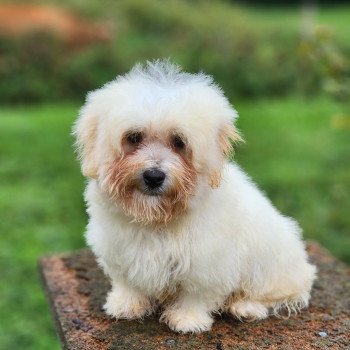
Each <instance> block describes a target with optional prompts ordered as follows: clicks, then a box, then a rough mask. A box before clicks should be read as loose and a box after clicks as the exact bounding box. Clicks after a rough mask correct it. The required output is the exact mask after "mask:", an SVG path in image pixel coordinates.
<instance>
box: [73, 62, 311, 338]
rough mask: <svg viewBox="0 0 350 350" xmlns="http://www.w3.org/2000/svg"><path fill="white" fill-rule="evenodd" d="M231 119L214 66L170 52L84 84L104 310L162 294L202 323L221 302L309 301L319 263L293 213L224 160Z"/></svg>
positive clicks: (259, 306) (79, 130) (81, 126)
mask: <svg viewBox="0 0 350 350" xmlns="http://www.w3.org/2000/svg"><path fill="white" fill-rule="evenodd" d="M236 118H237V114H236V112H235V110H234V109H233V108H232V106H231V105H230V104H229V102H228V100H227V99H226V98H225V97H224V95H223V93H222V91H221V90H220V88H219V87H218V86H217V85H215V84H214V83H213V81H212V78H211V77H209V76H207V75H205V74H202V73H200V74H189V73H184V72H182V71H181V70H180V69H179V68H178V67H177V66H175V65H172V64H170V63H169V62H168V61H155V62H148V63H147V64H146V65H145V66H140V65H137V66H136V67H135V68H134V69H132V70H131V71H130V72H129V73H127V74H125V75H123V76H119V77H118V78H117V79H115V80H114V81H112V82H110V83H108V84H106V85H105V86H104V87H102V88H101V89H99V90H96V91H93V92H91V93H89V95H88V97H87V101H86V103H85V105H84V107H83V108H82V109H81V113H80V116H79V118H78V120H77V122H76V124H75V127H74V134H75V135H76V138H77V146H78V152H79V155H80V159H81V164H82V172H83V174H84V175H85V176H87V177H88V178H89V182H88V185H87V189H86V193H85V198H86V201H87V204H88V213H89V216H90V221H89V224H88V227H87V233H86V238H87V242H88V244H89V245H90V246H91V248H92V250H93V251H94V253H95V255H96V256H97V259H98V262H99V263H100V265H101V266H102V267H103V269H104V271H105V273H106V274H107V275H108V276H109V277H110V279H111V284H112V290H111V291H110V292H109V294H108V296H107V301H106V304H105V306H104V308H105V310H106V312H107V314H108V315H111V316H113V317H115V318H117V319H120V318H127V319H132V318H139V317H143V316H145V315H148V314H150V313H151V312H152V311H154V310H155V307H156V305H161V309H162V316H161V321H163V322H166V323H167V324H168V325H169V327H170V328H171V329H173V330H175V331H178V332H201V331H207V330H209V329H210V328H211V325H212V323H213V318H212V314H213V313H214V312H221V311H226V312H229V313H231V314H233V315H234V316H235V317H237V318H239V319H263V318H265V317H267V316H268V315H269V314H270V313H274V314H277V313H278V312H279V311H280V310H281V309H282V308H286V309H287V310H288V312H290V311H295V310H299V309H300V308H303V307H306V306H307V305H308V301H309V297H310V290H311V286H312V282H313V280H314V278H315V267H314V266H313V265H311V264H310V263H309V262H308V257H307V254H306V252H305V248H304V243H303V242H302V238H301V230H300V228H299V226H298V224H297V223H296V222H295V221H293V220H292V219H290V218H288V217H285V216H283V215H282V214H280V213H279V212H278V211H277V210H276V209H275V208H274V207H273V206H272V204H271V203H270V201H269V200H268V199H267V198H266V197H265V196H264V195H263V194H262V193H261V191H259V189H258V188H257V187H256V186H255V185H254V183H253V182H252V181H251V180H250V179H249V178H248V177H247V175H246V174H245V173H244V172H243V171H242V170H241V169H240V168H239V167H238V166H237V165H236V164H230V163H228V161H227V160H226V158H227V156H228V155H229V154H230V151H231V141H232V142H235V141H239V140H240V139H241V138H240V136H239V134H238V132H237V130H236V129H235V127H234V124H233V123H234V121H235V119H236Z"/></svg>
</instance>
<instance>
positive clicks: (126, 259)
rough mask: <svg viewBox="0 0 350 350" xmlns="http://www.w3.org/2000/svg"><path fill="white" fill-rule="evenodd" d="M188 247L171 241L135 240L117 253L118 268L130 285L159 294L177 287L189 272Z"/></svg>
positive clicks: (183, 243)
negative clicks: (118, 258)
mask: <svg viewBox="0 0 350 350" xmlns="http://www.w3.org/2000/svg"><path fill="white" fill-rule="evenodd" d="M189 250H190V246H189V244H186V242H184V241H181V240H177V239H176V238H173V237H159V236H155V237H154V236H148V237H147V236H146V237H144V236H143V237H137V239H135V240H133V241H131V242H129V243H128V244H127V246H125V249H124V251H123V252H120V253H121V255H120V260H121V261H120V263H121V264H120V266H121V267H122V269H123V274H124V276H125V277H126V278H127V279H128V281H129V282H131V283H132V284H133V285H135V286H138V287H139V288H141V289H143V290H146V291H147V292H149V293H159V292H161V291H163V290H164V289H169V288H173V287H174V286H176V285H178V284H179V283H180V282H181V281H182V280H183V279H185V278H186V275H187V274H188V272H189V268H190V256H191V254H190V251H189Z"/></svg>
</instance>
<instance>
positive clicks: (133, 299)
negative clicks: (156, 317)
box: [103, 279, 152, 319]
mask: <svg viewBox="0 0 350 350" xmlns="http://www.w3.org/2000/svg"><path fill="white" fill-rule="evenodd" d="M103 308H104V310H105V311H106V313H107V314H108V315H110V316H112V317H115V318H116V319H121V318H123V319H134V318H141V317H143V316H146V315H148V314H150V313H151V312H152V303H151V301H150V299H149V298H148V297H147V296H146V295H145V294H144V293H142V292H141V291H140V290H138V289H136V288H134V287H132V286H130V285H129V284H128V283H127V282H126V281H124V280H122V279H114V280H112V289H111V291H110V292H109V293H108V295H107V300H106V303H105V305H104V306H103Z"/></svg>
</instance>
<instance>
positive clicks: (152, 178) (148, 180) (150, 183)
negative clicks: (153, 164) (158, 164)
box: [143, 169, 165, 190]
mask: <svg viewBox="0 0 350 350" xmlns="http://www.w3.org/2000/svg"><path fill="white" fill-rule="evenodd" d="M164 179H165V174H164V173H163V172H162V171H161V170H158V169H150V170H146V171H145V172H144V173H143V180H144V181H145V184H146V186H147V187H148V188H150V189H152V190H153V189H155V188H157V187H160V186H161V185H162V184H163V182H164Z"/></svg>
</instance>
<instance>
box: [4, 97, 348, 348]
mask: <svg viewBox="0 0 350 350" xmlns="http://www.w3.org/2000/svg"><path fill="white" fill-rule="evenodd" d="M235 105H236V108H237V109H238V110H239V112H240V115H241V118H240V120H239V128H240V129H241V130H242V132H243V134H244V136H245V139H246V141H247V142H246V144H242V145H240V146H239V149H238V151H237V156H236V158H237V161H238V162H239V163H240V164H241V165H242V166H243V167H244V168H245V169H246V170H247V172H248V173H249V174H250V175H251V176H252V177H253V178H254V180H255V181H256V182H257V183H258V184H259V185H260V187H261V188H262V189H263V190H264V191H266V193H267V194H268V196H269V197H270V198H271V199H272V200H273V202H274V203H275V205H277V207H278V208H279V209H280V210H282V211H283V212H284V213H285V214H286V215H290V216H293V217H295V218H296V219H297V220H298V221H299V222H300V223H301V225H302V227H303V228H304V230H305V236H306V237H307V238H312V239H316V240H319V241H320V242H321V243H322V244H323V245H325V246H327V247H328V248H329V249H331V251H332V252H333V253H334V254H335V255H337V256H338V257H339V258H341V259H343V260H345V261H347V262H350V237H349V229H350V216H349V212H350V207H349V202H348V200H347V199H348V198H349V195H350V193H349V189H350V172H349V167H348V155H349V151H350V144H349V142H347V141H348V138H349V129H337V128H334V127H332V125H333V124H334V118H335V116H336V115H337V114H339V113H340V112H341V110H342V107H341V106H340V105H339V104H337V103H335V102H333V101H331V100H329V99H327V98H323V97H320V98H316V99H313V100H303V99H300V98H298V97H290V98H286V99H283V100H275V101H271V100H260V101H241V102H240V101H237V102H236V103H235ZM76 114H77V106H76V105H45V106H31V107H18V108H2V109H0V211H1V213H2V217H1V220H0V231H1V235H0V246H1V250H0V264H1V279H2V286H1V289H0V308H1V310H2V315H3V317H1V319H0V329H1V330H2V331H1V332H0V348H2V349H33V350H34V349H35V350H40V349H50V350H54V349H59V346H58V342H57V340H56V336H55V334H54V331H53V327H52V323H51V319H50V316H49V314H48V307H47V304H46V301H45V299H44V296H43V292H42V290H41V287H40V283H39V278H38V273H37V267H36V264H37V259H38V257H39V256H41V255H43V254H49V253H53V252H61V251H67V250H72V249H76V248H79V247H81V246H83V245H84V242H83V238H82V237H83V230H84V225H85V223H86V215H85V213H84V205H83V201H82V191H83V186H84V180H83V178H82V177H81V175H80V173H79V167H78V164H77V162H76V161H75V157H74V154H73V150H72V147H71V144H72V138H71V136H70V134H69V133H70V128H71V124H72V122H73V120H74V118H75V116H76Z"/></svg>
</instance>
